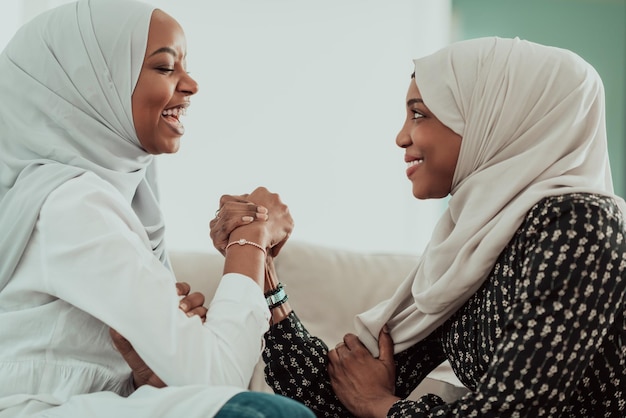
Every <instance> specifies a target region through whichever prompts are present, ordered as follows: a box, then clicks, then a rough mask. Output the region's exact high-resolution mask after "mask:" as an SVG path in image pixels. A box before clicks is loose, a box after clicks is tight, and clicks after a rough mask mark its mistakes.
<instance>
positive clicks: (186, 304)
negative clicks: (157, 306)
mask: <svg viewBox="0 0 626 418" xmlns="http://www.w3.org/2000/svg"><path fill="white" fill-rule="evenodd" d="M202 305H204V295H203V294H202V293H200V292H193V293H192V294H190V295H187V296H185V297H184V298H183V299H181V301H180V303H179V307H180V309H181V310H182V311H183V312H189V311H191V310H193V309H195V308H197V307H200V306H202Z"/></svg>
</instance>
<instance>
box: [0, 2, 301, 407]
mask: <svg viewBox="0 0 626 418" xmlns="http://www.w3.org/2000/svg"><path fill="white" fill-rule="evenodd" d="M185 43H186V42H185V36H184V33H183V31H182V29H181V28H180V26H179V25H178V23H177V22H176V21H175V20H174V19H172V18H171V17H170V16H169V15H167V14H165V13H164V12H162V11H160V10H155V9H154V8H153V7H151V6H149V5H146V4H143V3H139V2H135V1H130V0H129V1H124V0H80V1H79V2H77V3H72V4H67V5H64V6H61V7H59V8H56V9H53V10H51V11H49V12H46V13H44V14H42V15H40V16H39V17H37V18H35V19H34V20H33V21H31V22H29V23H27V24H26V25H24V27H23V28H22V29H20V30H19V31H18V33H17V34H16V35H15V37H14V38H13V39H12V40H11V42H10V43H9V45H8V46H7V47H6V49H5V50H4V51H3V52H2V54H1V55H0V74H2V77H0V97H2V101H1V102H0V149H1V150H2V152H1V153H0V237H2V238H1V241H0V253H1V254H2V263H1V264H0V335H1V336H2V338H0V417H21V416H24V417H26V416H38V417H44V416H45V417H87V416H89V417H100V416H101V417H110V416H116V417H117V416H120V417H155V416H159V417H176V418H179V417H181V416H190V417H197V416H198V417H199V416H201V417H211V416H218V417H229V416H237V417H241V416H244V417H245V416H254V417H258V416H273V417H275V416H284V417H310V416H312V414H311V412H310V411H309V410H307V409H306V408H304V407H303V406H302V405H300V404H298V403H297V402H294V401H292V400H291V399H287V398H283V397H280V396H277V395H270V394H262V393H251V392H247V391H246V388H247V385H248V382H249V380H250V377H251V375H252V372H253V369H254V366H255V364H256V362H257V361H258V358H259V356H260V354H261V347H262V343H263V334H264V332H265V331H266V330H267V328H268V320H269V309H268V305H267V301H266V299H265V297H264V295H263V286H264V279H265V274H264V267H265V256H266V252H267V251H268V249H269V248H270V246H271V245H272V243H274V244H276V243H279V244H280V243H281V241H283V240H284V239H285V238H286V237H287V236H288V234H289V232H290V231H291V228H292V225H293V223H292V219H291V217H290V216H289V214H288V212H287V211H286V207H285V206H284V205H283V204H282V203H281V202H280V200H279V199H278V198H277V196H276V195H271V194H270V193H268V192H267V191H266V190H265V189H259V190H257V191H255V192H254V193H253V194H252V195H251V196H253V197H254V198H255V200H258V201H259V202H262V204H263V207H261V206H258V207H257V205H246V204H244V203H240V204H236V203H235V204H232V203H231V204H229V205H225V206H224V208H223V209H222V210H223V211H224V212H225V213H230V214H231V215H232V214H233V213H236V214H237V216H238V218H237V219H236V221H235V223H236V224H238V225H240V228H239V229H238V231H242V233H240V234H239V235H232V236H231V237H232V238H233V239H235V240H237V242H233V244H240V245H234V246H230V247H229V248H228V251H225V254H226V264H225V269H224V272H225V275H224V277H223V278H222V280H221V282H220V285H219V288H218V291H217V294H216V297H215V299H214V300H213V301H212V304H211V306H210V309H209V310H208V312H207V313H206V322H204V323H203V321H202V320H200V319H199V318H198V317H197V315H196V316H193V315H191V314H192V313H193V311H190V309H189V307H187V308H184V307H181V308H179V296H178V295H177V291H176V286H175V278H174V277H173V274H172V272H171V271H170V270H169V264H168V258H167V253H166V251H165V246H164V244H163V230H164V227H163V219H162V216H161V212H160V209H159V205H158V200H157V196H156V184H155V182H154V176H153V154H160V153H164V152H176V151H177V150H178V147H179V143H180V139H181V137H182V135H183V133H184V127H183V125H182V123H181V121H180V117H181V116H182V115H183V114H184V111H185V110H186V108H187V107H188V106H189V104H190V97H191V96H192V95H193V94H195V93H196V91H197V89H198V87H197V84H196V82H195V81H194V80H193V79H192V78H191V77H190V76H189V74H188V73H187V71H186V68H185V67H186V64H185V56H186V45H185ZM267 209H270V210H271V211H272V216H271V218H268V216H267ZM255 217H256V218H257V220H256V221H254V218H255ZM253 221H254V222H253ZM239 240H243V241H239ZM281 245H282V244H281ZM277 250H278V247H276V246H275V247H274V250H273V251H274V252H277ZM183 293H184V292H183ZM202 302H203V300H202ZM183 303H190V304H193V303H194V301H193V300H192V299H187V298H186V299H183ZM183 311H187V312H188V314H190V315H189V316H191V317H189V316H188V315H185V313H184V312H183ZM201 311H202V310H201ZM200 315H201V316H202V314H200ZM110 328H112V329H114V330H116V331H118V332H119V334H121V335H123V336H124V337H125V338H126V339H127V340H128V341H129V342H130V343H132V344H133V346H134V349H135V350H137V353H138V354H139V355H141V357H142V359H143V360H144V361H145V362H146V364H147V365H148V366H149V367H150V368H151V369H152V370H153V371H154V372H155V373H156V376H158V378H157V379H156V380H149V383H155V382H156V383H157V384H160V385H161V384H165V385H168V387H166V388H161V389H156V388H154V387H151V386H147V385H144V386H141V387H139V388H138V389H137V390H135V386H139V385H142V384H144V383H146V380H144V379H143V377H142V375H140V374H134V375H132V376H131V373H130V372H131V371H130V369H129V367H128V365H127V364H126V361H125V360H124V358H122V355H120V353H119V352H118V351H116V348H115V346H114V344H113V343H112V340H111V337H110V335H109V330H110ZM249 414H252V415H249Z"/></svg>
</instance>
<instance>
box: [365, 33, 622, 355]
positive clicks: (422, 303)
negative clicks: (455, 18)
mask: <svg viewBox="0 0 626 418" xmlns="http://www.w3.org/2000/svg"><path fill="white" fill-rule="evenodd" d="M414 62H415V82H416V84H417V86H418V88H419V89H420V92H421V94H422V99H423V100H424V104H425V105H426V106H427V107H428V108H429V109H430V110H431V111H432V112H433V113H434V114H435V115H436V116H437V118H438V119H439V120H440V121H441V122H442V123H443V124H444V125H446V126H448V127H449V128H451V129H452V130H453V131H454V132H456V133H457V134H459V135H460V136H461V137H462V140H461V150H460V155H459V159H458V162H457V166H456V170H455V173H454V178H453V182H452V191H451V198H450V200H449V205H448V208H447V210H446V211H445V213H444V214H443V216H442V217H441V219H440V220H439V221H438V223H437V225H436V227H435V230H434V231H433V235H432V237H431V240H430V242H429V244H428V246H427V248H426V249H425V251H424V253H423V255H422V257H421V258H420V261H419V263H418V265H417V267H416V268H415V270H414V271H413V272H412V273H411V274H410V275H409V277H407V279H406V280H405V281H404V282H403V283H402V285H401V286H400V287H399V288H398V289H397V291H396V292H395V294H394V295H393V296H392V297H391V298H390V299H389V300H386V301H384V302H382V303H380V304H379V305H377V306H375V307H374V308H372V309H371V310H369V311H367V312H365V313H362V314H360V315H358V316H357V318H356V321H355V325H356V327H357V332H358V334H359V338H360V339H361V341H363V343H364V344H365V345H366V346H367V347H368V348H369V349H370V351H371V352H372V353H373V354H374V355H378V343H377V338H378V333H379V331H380V329H381V328H382V326H383V325H384V324H388V326H389V327H390V329H391V336H392V337H393V340H394V342H395V351H396V352H398V351H402V350H405V349H406V348H408V347H410V346H411V345H413V344H415V343H416V342H418V341H420V340H421V339H423V338H425V337H426V336H427V335H428V334H430V333H431V332H432V331H433V330H434V329H435V328H437V327H438V326H439V325H441V324H442V323H443V322H444V321H445V320H446V319H448V318H449V317H450V316H452V315H453V314H454V312H455V311H457V310H458V309H459V308H460V307H461V306H462V305H463V304H464V303H465V302H466V301H467V300H468V299H469V298H470V297H471V296H472V295H473V294H474V293H475V292H476V291H477V290H478V288H479V287H480V286H481V284H482V283H483V282H484V280H485V279H486V277H487V275H488V274H489V273H490V271H491V270H492V268H493V266H494V264H495V262H496V259H497V258H498V256H499V254H500V253H501V252H502V250H503V249H504V247H505V246H506V245H507V243H508V242H509V241H510V239H511V238H512V237H513V235H514V233H515V231H516V230H517V229H518V228H519V226H520V225H521V223H522V221H523V219H524V217H525V215H526V213H527V212H528V210H529V209H530V208H531V207H532V206H533V205H534V204H535V203H537V202H538V201H539V200H541V199H542V198H544V197H547V196H552V195H561V194H565V193H571V192H593V193H599V194H602V195H608V196H613V185H612V181H611V174H610V170H609V160H608V153H607V141H606V131H605V120H604V90H603V86H602V82H601V80H600V77H599V76H598V74H597V73H596V71H595V70H594V69H593V68H592V67H591V65H589V64H588V63H586V62H585V61H584V60H583V59H581V58H580V57H579V56H577V55H576V54H574V53H572V52H570V51H567V50H563V49H559V48H554V47H547V46H543V45H538V44H535V43H532V42H527V41H523V40H520V39H518V38H515V39H502V38H495V37H491V38H481V39H473V40H469V41H463V42H458V43H455V44H452V45H450V46H449V47H446V48H444V49H442V50H440V51H438V52H436V53H434V54H432V55H430V56H427V57H425V58H421V59H417V60H415V61H414ZM615 199H616V201H617V202H618V204H619V205H620V206H621V208H622V211H624V208H625V206H624V202H623V200H622V199H620V198H618V197H615ZM381 285H384V284H381Z"/></svg>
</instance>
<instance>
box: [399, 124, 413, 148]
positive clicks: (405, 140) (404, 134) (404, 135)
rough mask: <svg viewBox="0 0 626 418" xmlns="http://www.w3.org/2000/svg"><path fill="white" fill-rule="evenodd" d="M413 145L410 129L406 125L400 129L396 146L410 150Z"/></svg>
mask: <svg viewBox="0 0 626 418" xmlns="http://www.w3.org/2000/svg"><path fill="white" fill-rule="evenodd" d="M412 143H413V140H412V139H411V134H410V132H409V129H407V126H406V125H404V126H403V127H402V129H400V132H398V135H396V145H397V146H399V147H400V148H408V147H409V146H410V145H411V144H412Z"/></svg>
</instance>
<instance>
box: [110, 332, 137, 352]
mask: <svg viewBox="0 0 626 418" xmlns="http://www.w3.org/2000/svg"><path fill="white" fill-rule="evenodd" d="M109 335H110V336H111V340H112V341H113V345H114V346H115V348H116V349H117V351H119V352H120V354H121V355H122V357H124V358H126V357H127V356H128V354H129V353H130V352H132V351H133V346H132V344H131V343H130V341H128V340H127V339H126V338H124V337H123V336H122V334H120V333H119V332H117V331H116V330H114V329H113V328H109Z"/></svg>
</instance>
